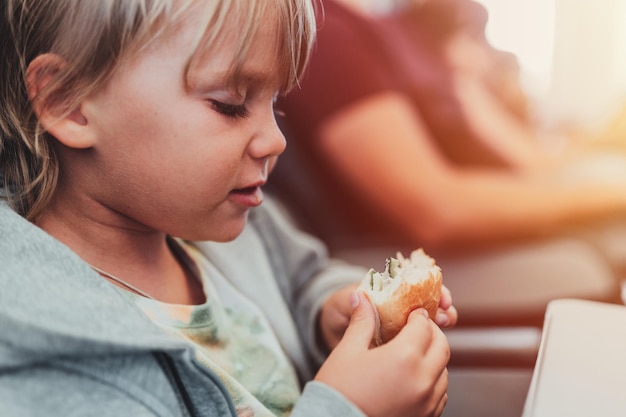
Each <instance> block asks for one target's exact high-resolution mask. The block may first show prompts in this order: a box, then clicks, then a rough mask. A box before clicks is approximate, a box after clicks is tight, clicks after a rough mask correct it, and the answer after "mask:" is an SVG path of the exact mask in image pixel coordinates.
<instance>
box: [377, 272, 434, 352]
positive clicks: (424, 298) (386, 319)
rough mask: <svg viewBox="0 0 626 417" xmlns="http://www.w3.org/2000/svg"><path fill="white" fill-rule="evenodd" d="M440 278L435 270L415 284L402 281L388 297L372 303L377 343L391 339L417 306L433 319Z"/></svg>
mask: <svg viewBox="0 0 626 417" xmlns="http://www.w3.org/2000/svg"><path fill="white" fill-rule="evenodd" d="M442 278H443V277H442V275H441V272H439V271H437V272H435V273H434V274H433V273H431V274H430V277H429V278H428V279H425V280H423V281H420V282H418V283H415V284H411V283H409V282H406V281H404V282H402V283H401V284H400V286H399V287H398V288H397V289H396V290H395V291H394V292H393V294H392V296H391V297H390V298H388V299H387V300H386V301H384V302H382V303H378V304H374V307H375V309H376V311H377V316H378V318H377V322H378V323H377V332H376V336H377V337H376V339H377V340H376V344H377V345H380V344H383V343H386V342H388V341H389V340H391V339H393V338H394V337H395V336H396V335H397V334H398V332H400V330H401V329H402V328H403V327H404V325H405V324H406V322H407V320H408V319H409V314H411V311H413V310H415V309H417V308H425V309H426V310H427V311H428V315H429V316H430V318H431V319H433V320H434V319H435V317H436V316H437V309H438V308H439V301H440V300H441V285H442ZM370 301H372V300H371V298H370Z"/></svg>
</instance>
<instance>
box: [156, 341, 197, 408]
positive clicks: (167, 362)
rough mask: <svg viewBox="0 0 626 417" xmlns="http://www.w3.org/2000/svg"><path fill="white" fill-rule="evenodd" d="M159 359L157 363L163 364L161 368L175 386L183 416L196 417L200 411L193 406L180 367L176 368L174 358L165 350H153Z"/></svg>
mask: <svg viewBox="0 0 626 417" xmlns="http://www.w3.org/2000/svg"><path fill="white" fill-rule="evenodd" d="M152 354H153V355H154V357H155V358H156V360H157V363H158V364H159V365H160V366H161V369H163V371H164V372H165V375H167V378H168V379H169V381H170V383H171V384H172V385H173V387H174V388H175V390H174V391H175V393H176V398H177V399H178V404H179V405H180V407H181V411H182V414H183V416H185V417H196V416H198V413H197V411H196V409H195V407H194V406H193V402H192V401H191V398H190V397H189V393H188V392H187V390H186V389H185V386H184V385H183V381H182V380H181V378H180V374H179V373H178V369H176V365H174V361H173V359H172V358H171V357H170V356H169V355H167V354H165V353H163V352H153V353H152Z"/></svg>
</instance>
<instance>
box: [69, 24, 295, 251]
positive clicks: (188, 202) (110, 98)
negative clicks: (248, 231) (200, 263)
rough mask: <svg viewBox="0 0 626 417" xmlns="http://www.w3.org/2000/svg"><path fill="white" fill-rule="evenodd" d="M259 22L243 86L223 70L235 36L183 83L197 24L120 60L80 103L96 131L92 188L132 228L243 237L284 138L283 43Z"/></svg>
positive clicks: (202, 61)
mask: <svg viewBox="0 0 626 417" xmlns="http://www.w3.org/2000/svg"><path fill="white" fill-rule="evenodd" d="M261 32H262V33H260V34H259V36H257V37H256V40H255V44H254V45H253V46H252V52H251V53H250V54H249V57H248V59H247V60H246V63H245V64H244V67H243V77H242V78H243V80H244V81H243V83H242V84H241V85H239V86H238V87H233V86H232V85H230V84H229V83H228V82H227V81H226V80H225V79H224V78H223V77H222V76H220V74H222V73H224V72H225V71H226V70H227V69H228V68H229V65H230V63H231V61H232V56H231V54H232V50H233V49H234V48H233V47H232V45H230V43H229V42H223V43H222V45H221V46H220V47H219V48H218V50H212V51H210V53H208V54H206V56H204V57H202V58H201V59H199V60H198V62H197V63H196V64H195V65H193V66H192V68H191V70H190V72H189V77H188V79H187V80H188V87H187V86H186V85H185V82H184V70H185V64H186V63H187V61H188V52H189V51H188V46H189V44H190V42H191V39H192V38H193V37H194V36H195V35H196V33H197V28H196V27H194V25H193V24H190V25H188V26H186V27H185V28H184V29H182V30H179V32H178V33H177V34H174V35H173V36H170V37H169V38H167V39H161V40H159V41H158V42H157V44H155V45H154V46H152V47H151V48H150V49H149V50H148V51H144V52H142V53H141V55H139V56H138V57H137V58H136V59H135V60H133V61H132V62H130V63H129V64H125V65H123V66H121V67H120V68H119V70H118V71H116V72H115V73H114V75H113V78H112V79H111V81H110V82H109V84H108V85H107V87H106V88H105V89H104V90H103V91H100V92H99V93H97V94H96V95H95V96H93V97H90V98H89V99H88V100H86V102H85V103H84V105H83V106H82V107H81V111H82V112H83V114H84V116H85V118H86V119H87V121H88V123H89V124H91V126H92V128H93V129H94V132H95V133H96V135H97V142H96V145H95V146H94V151H95V157H94V161H95V163H93V164H92V165H91V166H90V168H89V169H90V170H91V174H92V176H93V178H92V179H91V180H90V182H91V183H92V184H91V185H90V189H89V190H88V192H89V193H90V194H92V195H93V197H94V198H95V199H96V200H97V201H98V202H100V203H101V204H103V205H105V206H107V208H108V209H111V210H113V211H114V212H115V213H116V214H119V215H120V216H119V217H120V218H123V221H124V222H130V223H131V225H130V227H131V228H135V227H136V228H137V229H139V230H146V229H147V230H151V229H154V230H158V231H162V232H165V233H168V234H171V235H174V236H178V237H183V238H188V239H196V240H199V239H207V240H208V239H210V240H218V241H222V240H230V239H233V238H234V237H236V236H237V235H238V234H239V233H240V232H241V230H242V228H243V226H244V224H245V222H246V219H247V212H248V210H249V209H250V208H251V207H254V206H257V205H259V204H261V201H262V200H263V194H262V192H261V188H260V187H261V186H262V185H263V184H264V183H265V181H266V180H267V176H268V171H269V169H270V167H271V165H272V164H273V162H274V160H275V158H276V156H277V155H278V154H280V153H281V152H282V151H283V150H284V148H285V140H284V137H283V135H282V134H281V132H280V131H279V129H278V127H277V125H276V122H275V119H274V112H273V100H274V96H275V93H276V91H277V89H278V88H279V81H280V80H278V79H276V75H273V74H276V72H277V71H275V67H276V64H275V63H276V56H277V54H276V53H274V52H273V51H275V50H276V47H277V46H276V45H275V44H274V42H275V41H274V36H273V34H272V33H269V32H267V33H266V32H265V29H262V30H261ZM125 227H128V224H126V225H125Z"/></svg>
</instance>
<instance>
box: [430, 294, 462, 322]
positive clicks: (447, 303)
mask: <svg viewBox="0 0 626 417" xmlns="http://www.w3.org/2000/svg"><path fill="white" fill-rule="evenodd" d="M458 318H459V314H458V312H457V311H456V308H454V306H453V305H452V295H451V294H450V290H449V289H448V288H447V287H446V286H445V285H442V286H441V300H440V301H439V310H438V311H437V317H436V318H435V322H436V323H437V324H438V325H439V327H453V326H455V325H456V322H457V320H458Z"/></svg>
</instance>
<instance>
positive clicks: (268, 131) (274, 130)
mask: <svg viewBox="0 0 626 417" xmlns="http://www.w3.org/2000/svg"><path fill="white" fill-rule="evenodd" d="M286 146H287V141H286V140H285V136H284V135H283V132H282V131H281V130H280V129H279V128H278V124H277V123H276V118H275V117H274V111H273V109H272V110H271V111H270V112H268V114H266V115H264V117H263V121H262V123H260V124H259V127H258V130H257V133H256V135H255V136H254V138H253V140H252V142H251V143H250V146H249V148H248V152H249V153H250V155H251V156H252V157H253V158H255V159H268V158H269V159H273V158H275V157H277V156H278V155H280V154H281V153H283V151H284V150H285V148H286Z"/></svg>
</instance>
